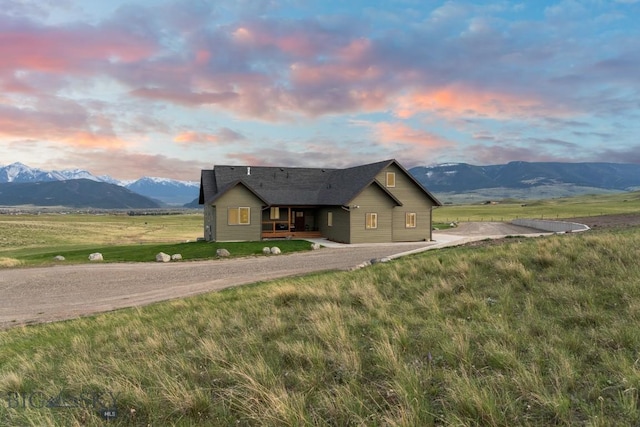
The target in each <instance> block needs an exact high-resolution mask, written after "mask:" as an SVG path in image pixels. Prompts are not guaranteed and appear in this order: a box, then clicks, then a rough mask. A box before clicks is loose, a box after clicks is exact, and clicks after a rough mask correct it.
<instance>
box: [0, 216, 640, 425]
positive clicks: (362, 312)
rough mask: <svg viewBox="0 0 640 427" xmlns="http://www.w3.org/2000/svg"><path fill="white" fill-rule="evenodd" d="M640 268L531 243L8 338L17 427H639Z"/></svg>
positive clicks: (7, 382)
mask: <svg viewBox="0 0 640 427" xmlns="http://www.w3.org/2000/svg"><path fill="white" fill-rule="evenodd" d="M639 258H640V229H639V228H630V229H629V228H628V229H625V230H624V231H615V230H613V231H605V230H597V231H591V232H588V233H580V234H567V235H559V236H551V237H545V238H538V239H520V238H514V239H509V240H508V241H507V243H504V244H502V245H487V246H486V247H474V248H472V247H460V248H451V249H445V250H440V251H437V252H427V253H424V254H421V255H416V256H412V257H409V258H405V259H400V260H396V261H394V262H391V263H387V264H377V265H374V266H372V267H370V268H367V269H364V270H358V271H354V272H339V273H325V274H319V275H313V276H308V277H301V278H291V279H287V280H279V281H276V282H271V283H262V284H256V285H252V286H245V287H241V288H235V289H229V290H226V291H223V292H219V293H212V294H208V295H204V296H199V297H195V298H188V299H183V300H177V301H171V302H166V303H160V304H155V305H152V306H147V307H142V308H138V309H127V310H120V311H117V312H112V313H107V314H102V315H98V316H94V317H89V318H82V319H77V320H72V321H66V322H59V323H54V324H48V325H38V326H30V327H19V328H15V329H11V330H7V331H2V332H0V361H1V363H0V424H4V425H102V423H103V422H104V421H103V420H102V418H101V417H100V414H99V412H98V409H99V408H102V407H108V408H111V409H116V410H117V417H116V418H115V419H113V420H112V421H111V422H110V423H109V425H185V426H186V425H203V424H205V425H270V426H282V425H285V426H287V425H288V426H298V425H367V426H368V425H391V426H393V425H397V426H408V425H412V426H413V425H420V426H423V425H424V426H428V425H460V426H473V425H477V426H516V425H536V426H537V425H593V426H608V425H638V424H640V408H638V404H639V392H638V390H639V388H640V367H639V365H638V359H639V358H640V328H638V322H640V265H639V264H638V262H637V260H638V259H639ZM62 404H66V405H67V406H65V407H60V406H62ZM52 406H56V407H52Z"/></svg>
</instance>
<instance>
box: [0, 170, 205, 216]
mask: <svg viewBox="0 0 640 427" xmlns="http://www.w3.org/2000/svg"><path fill="white" fill-rule="evenodd" d="M77 179H87V180H90V181H95V182H101V183H108V184H113V185H117V186H120V187H124V188H126V189H129V190H131V191H132V192H134V193H137V194H139V195H142V196H145V197H147V198H149V199H153V200H155V201H156V203H157V202H159V205H169V206H182V205H184V204H185V203H188V202H191V201H192V200H193V199H194V198H196V197H197V196H198V191H199V186H200V183H198V182H192V181H178V180H173V179H168V178H156V177H142V178H140V179H138V180H135V181H121V180H118V179H115V178H112V177H111V176H108V175H102V176H95V175H93V174H91V173H90V172H88V171H86V170H83V169H69V170H61V171H56V170H53V171H46V170H42V169H37V168H31V167H29V166H26V165H24V164H22V163H19V162H18V163H12V164H10V165H8V166H4V167H0V184H6V183H34V182H56V181H69V180H77ZM105 188H106V187H105ZM2 204H5V203H2V202H1V201H0V205H2ZM92 207H95V206H92Z"/></svg>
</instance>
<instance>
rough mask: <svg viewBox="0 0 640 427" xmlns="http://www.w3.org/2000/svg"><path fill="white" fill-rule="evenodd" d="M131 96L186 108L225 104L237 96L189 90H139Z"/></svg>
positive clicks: (134, 91)
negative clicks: (167, 102) (171, 103)
mask: <svg viewBox="0 0 640 427" xmlns="http://www.w3.org/2000/svg"><path fill="white" fill-rule="evenodd" d="M131 94H132V95H134V96H138V97H141V98H148V99H158V100H164V101H169V102H173V103H176V104H183V105H187V106H194V105H203V104H218V103H226V102H228V101H230V100H232V99H234V98H236V97H237V96H238V94H237V93H234V92H222V93H213V92H192V91H189V90H175V89H158V88H140V89H135V90H133V91H131Z"/></svg>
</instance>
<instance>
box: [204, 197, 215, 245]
mask: <svg viewBox="0 0 640 427" xmlns="http://www.w3.org/2000/svg"><path fill="white" fill-rule="evenodd" d="M215 236H216V208H215V207H213V206H211V205H205V206H204V238H205V240H207V241H208V242H211V241H214V240H215V239H216V238H215Z"/></svg>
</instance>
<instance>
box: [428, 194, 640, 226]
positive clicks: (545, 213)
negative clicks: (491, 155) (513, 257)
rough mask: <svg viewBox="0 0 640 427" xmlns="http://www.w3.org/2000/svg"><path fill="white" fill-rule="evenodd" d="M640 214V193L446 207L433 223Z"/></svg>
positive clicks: (504, 201)
mask: <svg viewBox="0 0 640 427" xmlns="http://www.w3.org/2000/svg"><path fill="white" fill-rule="evenodd" d="M639 211H640V192H637V191H636V192H631V193H617V194H607V195H591V196H578V197H571V198H563V199H546V200H539V201H535V200H534V201H531V200H529V201H518V200H503V201H500V202H499V203H497V204H491V203H488V204H469V205H444V206H442V207H439V208H437V209H435V210H434V211H433V220H434V222H441V223H450V222H465V221H511V220H513V219H516V218H535V219H561V218H575V217H588V216H597V215H609V214H622V213H633V212H639Z"/></svg>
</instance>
